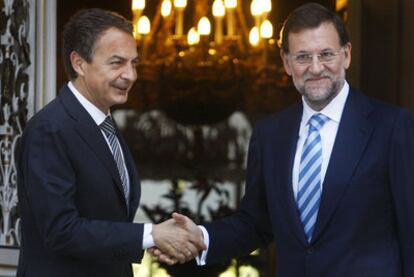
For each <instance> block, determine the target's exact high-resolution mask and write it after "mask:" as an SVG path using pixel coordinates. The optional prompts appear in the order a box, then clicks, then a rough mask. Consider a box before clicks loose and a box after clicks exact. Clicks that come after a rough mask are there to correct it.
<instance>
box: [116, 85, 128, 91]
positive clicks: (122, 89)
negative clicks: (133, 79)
mask: <svg viewBox="0 0 414 277" xmlns="http://www.w3.org/2000/svg"><path fill="white" fill-rule="evenodd" d="M114 88H116V89H117V90H120V91H123V92H127V91H128V90H129V86H125V87H120V86H114Z"/></svg>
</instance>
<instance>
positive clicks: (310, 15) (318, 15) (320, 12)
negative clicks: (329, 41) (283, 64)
mask: <svg viewBox="0 0 414 277" xmlns="http://www.w3.org/2000/svg"><path fill="white" fill-rule="evenodd" d="M326 22H328V23H332V24H333V25H334V26H335V29H336V31H337V32H338V35H339V40H340V41H339V43H340V44H341V46H344V45H345V44H347V43H348V42H349V36H348V32H347V30H346V28H345V24H344V22H343V21H342V19H341V18H340V17H339V15H338V14H337V13H335V12H333V11H331V10H329V9H327V8H325V7H324V6H322V5H320V4H317V3H313V2H311V3H306V4H304V5H302V6H300V7H298V8H296V9H295V10H294V11H293V12H292V13H291V14H290V15H289V16H288V18H287V19H286V20H285V22H284V24H283V27H282V30H281V31H280V37H279V41H278V44H279V47H280V48H281V49H282V50H283V52H285V53H289V42H288V38H289V34H290V33H298V32H300V31H302V30H305V29H313V28H317V27H319V26H320V25H321V24H322V23H326Z"/></svg>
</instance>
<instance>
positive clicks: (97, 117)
mask: <svg viewBox="0 0 414 277" xmlns="http://www.w3.org/2000/svg"><path fill="white" fill-rule="evenodd" d="M68 87H69V89H70V90H71V91H72V93H73V95H75V97H76V99H78V101H79V102H80V103H81V105H82V106H83V107H84V108H85V110H86V111H87V112H88V113H89V114H90V116H91V117H92V119H93V121H95V123H96V125H98V126H99V125H101V123H102V122H104V120H105V118H106V117H107V116H108V115H110V113H108V114H104V113H103V112H102V111H101V110H100V109H98V107H96V106H95V105H94V104H92V102H90V101H89V100H88V99H86V98H85V96H83V95H82V94H81V93H80V92H79V91H78V90H77V89H76V88H75V86H74V85H73V83H72V82H71V81H69V82H68Z"/></svg>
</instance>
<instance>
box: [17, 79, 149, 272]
mask: <svg viewBox="0 0 414 277" xmlns="http://www.w3.org/2000/svg"><path fill="white" fill-rule="evenodd" d="M118 137H119V140H120V143H121V147H122V150H123V153H124V156H125V162H126V165H127V168H128V172H129V178H130V186H131V189H130V190H131V195H130V205H129V209H128V208H127V205H126V202H125V198H124V196H123V190H122V184H121V180H120V177H119V174H118V171H117V167H116V164H115V161H114V159H113V156H112V154H111V151H110V149H109V147H108V144H107V143H106V141H105V138H104V137H103V135H102V133H101V131H100V129H99V127H98V126H97V125H96V123H95V122H94V121H93V119H92V117H91V116H90V115H89V114H88V112H87V111H86V110H85V109H84V108H83V107H82V106H81V104H80V103H79V101H78V100H77V99H76V98H75V96H74V95H73V93H72V92H71V91H70V90H69V88H68V87H67V86H66V85H65V86H64V87H63V88H62V90H61V92H60V94H59V96H58V97H57V98H56V99H55V100H53V101H52V102H51V103H50V104H48V105H47V106H46V107H44V108H43V109H42V110H41V111H40V112H38V113H37V114H36V115H34V116H33V118H32V119H31V120H30V121H29V122H28V124H27V126H26V128H25V130H24V133H23V137H22V140H21V145H20V149H19V151H18V164H17V166H18V195H19V207H20V212H21V222H22V242H21V251H20V259H19V265H18V274H17V276H33V277H37V276H39V277H45V276H48V277H54V276H68V277H75V276H76V277H82V276H85V277H86V276H88V277H90V276H100V277H102V276H108V277H109V276H111V277H113V276H128V277H129V276H132V269H131V262H133V261H139V260H140V259H141V258H142V254H143V253H142V249H141V248H142V237H143V225H142V224H133V223H132V219H133V216H134V214H135V211H136V209H137V207H138V204H139V198H140V182H139V178H138V174H137V172H136V169H135V165H134V162H133V159H132V156H131V154H130V152H129V151H128V148H127V146H126V145H125V142H124V141H123V140H122V137H121V136H120V135H119V134H118Z"/></svg>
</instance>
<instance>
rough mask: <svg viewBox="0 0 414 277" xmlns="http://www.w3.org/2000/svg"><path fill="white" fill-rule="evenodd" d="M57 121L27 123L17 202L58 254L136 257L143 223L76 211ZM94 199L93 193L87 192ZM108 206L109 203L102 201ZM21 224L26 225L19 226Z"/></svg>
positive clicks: (73, 182)
mask: <svg viewBox="0 0 414 277" xmlns="http://www.w3.org/2000/svg"><path fill="white" fill-rule="evenodd" d="M56 125H57V124H52V123H51V122H43V123H41V124H35V125H31V126H30V129H29V130H28V132H27V133H26V134H25V136H24V138H23V140H22V147H21V154H20V161H19V170H20V171H21V172H20V176H22V177H21V179H20V180H19V182H21V184H20V186H19V189H21V190H22V191H21V192H19V193H20V195H21V197H20V199H19V201H21V202H24V203H21V205H22V206H23V207H25V208H26V209H27V211H25V212H24V214H25V215H26V216H27V215H28V214H30V216H27V218H26V220H30V221H32V223H33V225H34V226H35V229H36V230H33V231H34V232H38V233H39V235H40V237H41V239H42V244H43V246H44V247H45V248H46V249H48V250H49V251H52V252H55V253H57V254H60V255H66V256H73V257H76V258H87V259H108V260H128V261H138V260H140V259H141V258H142V254H143V253H142V249H141V248H142V237H143V224H133V223H129V222H121V221H120V222H112V221H105V220H93V219H88V218H84V217H81V216H80V215H79V212H78V209H77V206H76V203H75V201H76V200H75V194H76V175H77V173H76V172H75V170H74V169H73V166H72V164H71V161H70V157H69V155H68V153H67V151H68V150H67V147H66V146H65V143H66V140H67V139H65V138H64V134H62V131H61V130H60V129H59V128H58V127H56ZM90 197H91V200H93V195H91V196H90ZM105 204H108V203H105ZM23 228H24V226H23Z"/></svg>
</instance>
